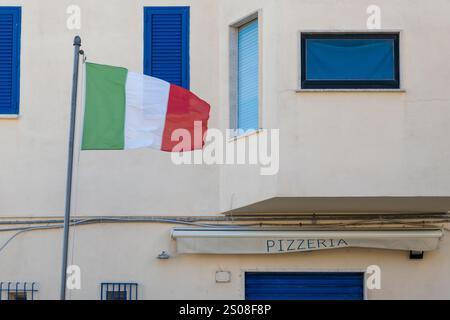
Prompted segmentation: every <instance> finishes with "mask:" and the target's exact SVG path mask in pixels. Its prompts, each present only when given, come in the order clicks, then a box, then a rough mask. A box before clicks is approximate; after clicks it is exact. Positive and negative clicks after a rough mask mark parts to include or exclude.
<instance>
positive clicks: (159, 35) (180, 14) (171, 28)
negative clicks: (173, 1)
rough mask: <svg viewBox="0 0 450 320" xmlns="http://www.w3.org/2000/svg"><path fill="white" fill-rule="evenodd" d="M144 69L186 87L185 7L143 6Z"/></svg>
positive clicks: (187, 46)
mask: <svg viewBox="0 0 450 320" xmlns="http://www.w3.org/2000/svg"><path fill="white" fill-rule="evenodd" d="M144 34H145V43H144V47H145V49H144V50H145V52H144V56H145V62H144V73H145V74H147V75H150V76H153V77H156V78H159V79H163V80H166V81H167V82H170V83H172V84H175V85H178V86H181V87H184V88H186V89H189V7H147V8H145V32H144Z"/></svg>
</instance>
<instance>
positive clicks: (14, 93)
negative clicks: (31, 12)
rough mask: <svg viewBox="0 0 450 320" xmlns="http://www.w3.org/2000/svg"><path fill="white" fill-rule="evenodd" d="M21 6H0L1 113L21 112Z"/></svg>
mask: <svg viewBox="0 0 450 320" xmlns="http://www.w3.org/2000/svg"><path fill="white" fill-rule="evenodd" d="M20 25H21V8H20V7H0V114H18V113H19V86H20Z"/></svg>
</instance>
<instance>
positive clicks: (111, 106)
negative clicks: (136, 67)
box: [81, 63, 128, 150]
mask: <svg viewBox="0 0 450 320" xmlns="http://www.w3.org/2000/svg"><path fill="white" fill-rule="evenodd" d="M127 73H128V70H127V69H125V68H118V67H111V66H106V65H100V64H94V63H86V106H85V111H84V128H83V141H82V145H81V149H82V150H122V149H123V148H124V145H125V136H124V129H125V84H126V79H127Z"/></svg>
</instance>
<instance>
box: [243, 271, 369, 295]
mask: <svg viewBox="0 0 450 320" xmlns="http://www.w3.org/2000/svg"><path fill="white" fill-rule="evenodd" d="M363 283H364V273H354V272H351V273H349V272H331V273H330V272H247V273H246V274H245V298H246V299H247V300H363V299H364V285H363Z"/></svg>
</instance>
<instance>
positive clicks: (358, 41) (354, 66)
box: [301, 33, 400, 89]
mask: <svg viewBox="0 0 450 320" xmlns="http://www.w3.org/2000/svg"><path fill="white" fill-rule="evenodd" d="M301 69H302V70H301V88H302V89H399V88H400V64H399V34H398V33H302V36H301Z"/></svg>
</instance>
